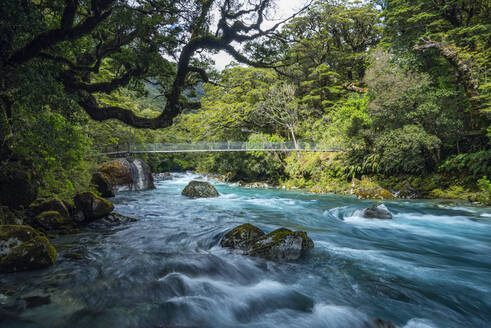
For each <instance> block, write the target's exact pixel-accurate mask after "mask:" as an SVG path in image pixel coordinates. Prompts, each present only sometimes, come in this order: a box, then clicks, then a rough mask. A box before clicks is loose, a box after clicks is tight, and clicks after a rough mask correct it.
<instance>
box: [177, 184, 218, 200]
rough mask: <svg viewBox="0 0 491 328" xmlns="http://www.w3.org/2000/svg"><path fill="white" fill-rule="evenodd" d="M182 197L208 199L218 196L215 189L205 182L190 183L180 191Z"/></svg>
mask: <svg viewBox="0 0 491 328" xmlns="http://www.w3.org/2000/svg"><path fill="white" fill-rule="evenodd" d="M182 195H183V196H187V197H189V198H209V197H218V196H220V194H219V193H218V191H217V190H216V189H215V187H214V186H213V185H212V184H211V183H209V182H205V181H191V182H190V183H188V185H187V186H186V187H184V189H183V190H182Z"/></svg>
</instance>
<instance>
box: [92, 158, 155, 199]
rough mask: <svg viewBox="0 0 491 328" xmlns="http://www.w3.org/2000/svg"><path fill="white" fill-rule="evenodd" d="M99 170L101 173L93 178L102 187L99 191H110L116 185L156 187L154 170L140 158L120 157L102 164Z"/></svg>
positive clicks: (140, 188)
mask: <svg viewBox="0 0 491 328" xmlns="http://www.w3.org/2000/svg"><path fill="white" fill-rule="evenodd" d="M97 171H98V172H99V173H101V175H98V176H93V177H92V178H93V181H94V182H95V184H96V185H97V186H98V188H100V190H99V191H101V190H102V191H104V192H106V191H107V192H109V190H107V189H108V188H109V187H110V189H112V190H115V188H116V187H126V188H128V189H129V190H148V189H155V185H154V183H153V176H152V171H151V170H150V168H149V166H148V165H147V164H146V163H145V162H144V161H142V160H141V159H139V158H133V157H128V158H118V159H116V160H113V161H109V162H106V163H104V164H102V165H101V166H100V167H99V169H98V170H97ZM98 183H100V185H99V184H98ZM106 184H107V185H106ZM102 191H101V193H102ZM107 197H109V196H107Z"/></svg>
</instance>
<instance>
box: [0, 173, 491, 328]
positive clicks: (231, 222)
mask: <svg viewBox="0 0 491 328" xmlns="http://www.w3.org/2000/svg"><path fill="white" fill-rule="evenodd" d="M196 177H197V176H196V175H193V174H174V179H173V180H170V181H161V182H157V183H156V186H157V189H156V190H151V191H143V192H124V193H121V194H119V195H117V196H116V197H115V198H114V199H112V201H113V202H114V204H115V206H116V211H117V212H119V213H121V214H124V215H128V216H132V217H136V218H139V219H140V220H139V221H138V222H135V223H128V224H124V225H118V226H110V225H103V224H97V223H96V224H92V225H91V226H90V227H88V228H86V229H84V230H83V231H82V232H81V233H80V234H76V235H67V236H61V237H59V238H56V239H54V240H53V244H54V245H55V246H56V247H57V249H58V261H57V264H56V265H54V266H52V267H50V268H47V269H44V270H37V271H30V272H21V273H15V274H3V275H0V309H1V312H0V317H3V319H1V320H0V326H1V327H4V326H5V327H9V328H10V327H13V328H15V327H50V328H51V327H88V328H96V327H118V328H122V327H275V328H280V327H308V328H315V327H327V328H329V327H333V328H344V327H346V328H348V327H349V328H356V327H360V328H361V327H364V322H366V321H367V320H369V319H370V318H374V317H378V318H383V319H386V320H390V321H392V322H393V323H394V324H396V325H397V326H398V327H404V328H432V327H442V328H443V327H444V328H447V327H490V325H491V215H490V208H479V207H470V206H451V205H440V204H438V203H437V202H435V201H420V200H418V201H391V202H385V204H386V205H387V207H388V208H389V209H390V211H391V212H392V214H393V216H394V217H393V220H376V219H364V218H362V217H361V216H360V210H361V209H363V208H366V207H368V206H370V204H373V201H360V200H357V199H355V198H353V197H345V196H334V195H313V194H307V193H303V192H288V191H281V190H260V189H245V188H241V187H238V186H234V185H231V184H226V183H220V182H214V184H215V185H216V187H217V189H218V191H219V192H220V193H221V196H220V197H218V198H211V199H194V200H193V199H187V198H185V197H183V196H181V195H180V192H181V190H182V189H183V188H184V186H185V185H186V184H187V183H188V182H189V181H191V179H195V178H196ZM245 222H249V223H252V224H254V225H256V226H258V227H260V228H261V229H263V230H264V231H265V232H270V231H272V230H274V229H276V228H278V227H287V228H290V229H292V230H303V231H306V232H307V233H308V235H309V236H310V237H311V238H312V239H313V241H314V243H315V247H314V249H313V250H311V251H309V253H307V254H306V256H304V257H303V258H302V259H301V260H300V261H298V262H294V263H274V262H270V261H266V260H263V259H258V258H250V257H246V256H243V255H241V254H239V253H237V252H235V251H233V250H229V249H223V248H221V247H220V246H219V241H220V238H221V236H222V235H223V234H224V233H225V232H226V231H228V230H229V229H231V228H233V227H234V226H236V225H238V224H241V223H245ZM74 251H76V252H78V253H79V254H80V255H81V256H82V259H78V260H77V259H70V258H65V255H66V254H70V253H73V252H74Z"/></svg>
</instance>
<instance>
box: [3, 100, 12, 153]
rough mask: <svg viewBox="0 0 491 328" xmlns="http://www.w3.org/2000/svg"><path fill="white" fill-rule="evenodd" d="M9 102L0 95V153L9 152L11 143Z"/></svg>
mask: <svg viewBox="0 0 491 328" xmlns="http://www.w3.org/2000/svg"><path fill="white" fill-rule="evenodd" d="M9 105H10V104H9V103H8V102H6V101H5V100H4V99H3V98H2V97H0V154H6V153H9V152H10V148H11V145H12V137H13V134H12V127H11V126H10V119H9V115H8V112H9V109H8V106H9Z"/></svg>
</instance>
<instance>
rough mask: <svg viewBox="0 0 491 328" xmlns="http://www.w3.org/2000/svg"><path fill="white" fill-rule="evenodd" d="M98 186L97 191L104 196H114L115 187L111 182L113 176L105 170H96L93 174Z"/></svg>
mask: <svg viewBox="0 0 491 328" xmlns="http://www.w3.org/2000/svg"><path fill="white" fill-rule="evenodd" d="M91 182H92V183H93V184H94V185H96V186H97V191H98V192H99V193H100V194H101V196H102V197H114V196H115V193H114V187H113V185H112V183H111V178H110V177H109V176H108V175H107V174H106V173H103V172H95V173H94V174H93V175H92V181H91Z"/></svg>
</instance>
